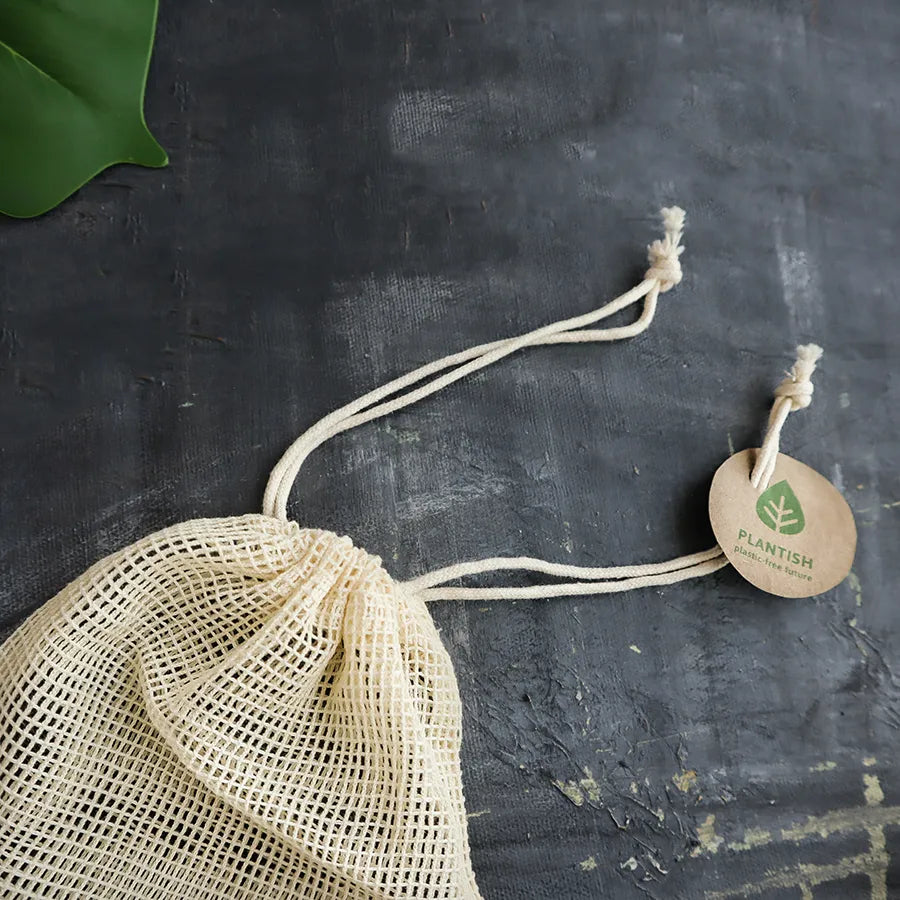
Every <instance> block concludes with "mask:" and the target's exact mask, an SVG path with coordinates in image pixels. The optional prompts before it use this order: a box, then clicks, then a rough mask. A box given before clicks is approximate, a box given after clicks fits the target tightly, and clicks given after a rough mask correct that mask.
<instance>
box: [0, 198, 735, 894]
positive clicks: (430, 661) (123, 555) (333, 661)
mask: <svg viewBox="0 0 900 900" xmlns="http://www.w3.org/2000/svg"><path fill="white" fill-rule="evenodd" d="M683 220H684V214H683V213H682V212H681V211H680V210H667V211H664V224H665V230H666V234H665V237H664V238H663V239H662V240H660V241H656V242H654V244H652V245H651V246H650V248H649V251H650V269H649V270H648V272H647V276H646V278H645V279H644V280H643V281H642V283H641V284H640V285H638V287H636V288H635V289H634V290H632V291H629V292H628V293H627V294H624V295H623V296H622V297H620V298H618V299H617V300H614V301H612V302H611V303H608V304H606V305H605V306H604V307H601V308H600V309H599V310H596V311H595V312H592V313H587V314H585V315H582V316H579V317H576V318H574V319H570V320H567V321H566V322H561V323H556V324H554V325H549V326H545V327H544V328H540V329H537V330H536V331H532V332H530V333H528V334H526V335H523V336H522V337H519V338H510V339H507V340H502V341H495V342H493V343H490V344H485V345H483V346H481V347H477V348H474V349H473V350H469V351H463V352H461V353H457V354H454V355H452V356H450V357H447V358H446V359H444V360H440V361H438V362H437V363H433V364H431V365H430V366H424V367H422V368H421V369H418V370H416V371H415V372H413V373H411V374H410V375H408V376H404V377H403V378H400V379H397V380H396V381H394V382H392V383H391V384H389V385H386V386H385V387H383V388H380V389H378V390H376V391H373V392H372V393H370V394H368V395H366V396H365V397H363V398H361V399H360V400H359V401H356V402H354V403H351V404H349V405H348V406H345V407H344V408H342V409H340V410H338V411H337V412H335V413H333V414H332V415H330V416H328V417H326V418H325V419H323V420H322V421H321V422H320V423H318V425H315V426H314V427H313V428H312V429H310V430H309V431H308V432H307V433H306V434H304V435H303V436H302V437H301V438H299V439H298V441H297V442H295V444H294V445H293V446H292V447H291V448H290V449H289V450H288V452H287V453H286V454H285V457H284V458H283V459H282V460H281V462H280V463H279V464H278V465H277V466H276V468H275V470H274V471H273V473H272V478H271V480H270V483H269V486H268V488H267V490H266V497H265V507H264V513H265V514H264V515H250V516H241V517H237V518H228V519H209V520H198V521H192V522H186V523H184V524H182V525H177V526H175V527H173V528H169V529H167V530H165V531H161V532H159V533H158V534H154V535H151V536H150V537H148V538H145V539H144V540H142V541H139V542H138V543H136V544H134V545H132V546H130V547H128V548H126V549H124V550H122V551H120V552H118V553H116V554H114V555H112V556H110V557H108V558H107V559H105V560H102V561H101V562H99V563H97V565H95V566H94V567H93V568H91V569H90V570H89V571H88V572H86V573H85V574H84V575H82V576H81V577H80V578H78V579H77V580H76V581H74V582H73V583H72V584H71V585H69V586H68V587H67V588H65V589H64V590H63V591H62V592H61V593H60V594H59V595H58V596H56V597H55V598H54V599H53V600H51V601H50V602H49V603H47V604H46V605H45V606H44V607H42V608H41V609H40V610H38V611H37V612H36V613H35V614H34V615H33V616H31V618H29V619H28V620H27V621H26V623H25V624H24V625H23V626H22V627H21V628H19V630H18V631H16V632H15V634H14V635H13V636H12V637H11V638H10V639H9V640H8V641H7V642H6V644H4V645H3V647H2V648H0V735H2V745H0V854H2V866H0V896H2V897H4V898H37V897H40V898H44V900H48V898H51V900H62V898H66V900H70V898H92V900H93V898H103V900H245V898H246V900H251V898H252V900H260V898H265V900H281V898H283V900H288V898H291V900H376V898H415V900H477V898H478V897H479V893H478V888H477V887H476V883H475V879H474V876H473V873H472V867H471V863H470V860H469V847H468V839H467V835H466V816H465V807H464V803H463V792H462V782H461V777H460V762H459V750H460V730H461V724H460V723H461V710H460V700H459V694H458V689H457V684H456V679H455V676H454V673H453V668H452V665H451V662H450V659H449V657H448V655H447V653H446V651H445V650H444V648H443V646H442V645H441V641H440V639H439V637H438V634H437V631H436V629H435V627H434V624H433V623H432V620H431V618H430V616H429V614H428V611H427V609H426V606H425V601H426V600H434V599H441V598H446V597H467V596H479V594H478V591H479V589H477V588H442V587H441V586H440V585H441V583H442V582H444V581H446V580H450V579H452V578H455V577H459V576H460V575H467V574H477V573H478V572H481V571H485V570H486V569H487V568H492V567H503V568H517V569H532V570H535V571H538V572H541V573H544V574H548V575H551V576H563V577H566V578H570V579H575V581H574V582H569V583H567V584H564V585H553V586H550V585H547V586H537V587H532V588H521V589H511V588H503V589H500V590H501V593H500V594H498V596H550V595H558V594H566V593H568V594H579V593H603V592H607V591H610V590H624V589H627V588H629V587H638V586H643V585H651V584H668V583H671V582H673V581H677V580H681V579H682V578H688V577H694V576H697V575H703V574H707V573H709V572H711V571H714V570H715V569H716V568H719V567H720V566H721V565H724V559H723V558H722V557H721V551H719V548H718V547H715V548H713V549H712V550H709V551H704V552H703V553H698V554H693V555H691V556H688V557H681V558H680V559H677V560H672V561H670V562H667V563H657V564H649V565H639V566H626V567H620V568H613V569H597V568H585V567H571V566H558V565H556V564H553V563H544V562H542V561H540V560H531V559H528V558H517V559H513V560H486V561H484V562H482V563H468V564H463V565H462V566H460V567H451V568H450V569H446V570H439V571H438V572H436V573H432V574H431V575H426V576H422V577H421V578H419V579H414V580H413V581H411V582H408V583H406V584H398V583H397V582H395V581H394V580H393V579H392V578H391V577H390V576H389V575H388V573H387V572H386V571H385V570H384V568H383V567H382V565H381V562H380V560H378V559H377V558H375V557H372V556H369V555H368V554H367V553H365V552H364V551H362V550H359V549H357V548H355V547H354V546H353V545H352V544H351V542H350V541H349V539H347V538H339V537H337V536H336V535H334V534H332V533H330V532H325V531H319V530H315V529H309V528H301V527H300V526H299V525H297V524H296V523H294V522H290V521H288V520H287V500H288V495H289V493H290V489H291V485H292V483H293V480H294V477H295V476H296V474H297V471H298V470H299V468H300V466H301V465H302V462H303V460H304V459H305V458H306V456H307V455H308V454H309V453H310V452H311V451H312V450H313V449H315V447H317V446H318V445H319V444H321V443H322V442H323V441H324V440H327V439H328V438H329V437H331V436H333V435H335V434H338V433H340V432H341V431H344V430H346V429H348V428H351V427H353V426H354V425H358V424H361V423H362V422H366V421H369V420H371V419H373V418H376V417H377V416H380V415H385V414H387V413H389V412H391V411H392V410H394V409H399V408H401V407H403V406H406V405H408V404H410V403H413V402H415V401H416V400H418V399H421V398H422V397H425V396H427V395H429V394H431V393H434V392H435V391H437V390H440V389H441V388H442V387H444V386H446V385H448V384H450V383H452V382H453V381H456V380H458V379H459V378H462V377H464V376H465V375H466V374H469V373H471V372H473V371H476V370H477V369H480V368H483V367H484V366H486V365H490V364H491V363H493V362H496V361H498V360H500V359H502V358H503V357H505V356H508V355H509V354H510V353H513V352H515V351H516V350H518V349H520V348H523V347H525V346H529V345H530V346H534V345H537V344H548V343H564V342H572V341H610V340H618V339H620V338H624V337H630V336H633V335H635V334H638V333H640V332H641V331H643V330H644V329H645V328H646V327H647V326H648V325H649V323H650V321H651V320H652V318H653V315H654V312H655V309H656V302H657V298H658V296H659V294H660V293H661V292H664V291H666V290H668V289H669V288H671V287H672V286H673V285H675V284H677V283H678V282H679V281H680V280H681V268H680V265H679V255H680V253H681V246H680V239H681V232H682V226H683ZM641 299H643V301H644V305H643V309H642V312H641V314H640V316H639V317H638V319H637V320H636V321H635V322H634V323H632V324H630V325H622V326H616V327H612V328H607V329H588V328H586V327H585V326H588V325H591V324H593V323H594V322H596V321H599V320H600V319H603V318H606V317H608V316H611V315H613V314H614V313H615V312H618V311H620V310H623V309H625V308H626V307H627V306H629V305H631V304H633V303H635V302H637V301H638V300H641ZM441 373H442V374H441ZM431 376H434V377H433V378H431ZM429 378H431V380H428V379H429ZM422 382H424V384H422ZM414 385H419V386H418V387H414ZM407 389H408V390H407ZM404 391H406V393H403V392H404ZM391 397H393V399H390V398H391ZM516 590H519V591H520V592H519V593H516ZM481 596H494V594H484V593H482V594H481Z"/></svg>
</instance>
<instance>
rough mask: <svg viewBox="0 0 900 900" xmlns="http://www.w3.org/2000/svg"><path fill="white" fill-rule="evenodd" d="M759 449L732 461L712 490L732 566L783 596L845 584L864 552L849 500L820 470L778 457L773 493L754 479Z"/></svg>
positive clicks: (713, 511) (715, 520)
mask: <svg viewBox="0 0 900 900" xmlns="http://www.w3.org/2000/svg"><path fill="white" fill-rule="evenodd" d="M757 453H759V450H758V449H751V450H742V451H741V452H740V453H735V454H734V456H732V457H730V458H729V459H727V460H725V462H724V463H722V465H721V466H719V469H718V471H717V472H716V474H715V476H714V477H713V481H712V487H711V488H710V491H709V520H710V523H711V524H712V529H713V533H714V534H715V536H716V540H717V541H718V542H719V546H720V547H721V548H722V551H723V552H724V554H725V556H726V557H727V559H728V561H729V562H730V563H731V564H732V565H733V566H734V567H735V569H737V570H738V572H740V574H741V575H743V577H744V578H746V579H747V581H749V582H750V583H751V584H753V585H755V586H756V587H758V588H761V589H762V590H764V591H768V592H769V593H770V594H775V595H777V596H779V597H812V596H813V595H815V594H821V593H823V592H824V591H827V590H830V589H831V588H833V587H834V586H835V585H837V584H840V583H841V582H842V581H843V580H844V579H845V578H846V577H847V575H848V574H849V573H850V567H851V566H852V565H853V556H854V554H855V553H856V525H855V524H854V522H853V513H852V512H851V511H850V507H849V506H848V505H847V501H846V500H844V498H843V497H842V496H841V495H840V493H839V492H838V490H837V488H835V487H834V485H833V484H832V483H831V482H830V481H828V479H826V478H823V477H822V476H821V475H820V474H819V473H818V472H816V471H815V470H814V469H811V468H810V467H809V466H807V465H804V464H803V463H802V462H798V461H797V460H796V459H792V458H791V457H790V456H785V455H784V454H783V453H779V454H778V458H777V460H776V463H775V471H774V474H773V475H772V478H771V479H770V481H769V487H768V488H766V490H758V489H757V488H754V487H753V485H752V484H751V482H750V473H751V471H752V470H753V464H754V462H755V461H756V455H757Z"/></svg>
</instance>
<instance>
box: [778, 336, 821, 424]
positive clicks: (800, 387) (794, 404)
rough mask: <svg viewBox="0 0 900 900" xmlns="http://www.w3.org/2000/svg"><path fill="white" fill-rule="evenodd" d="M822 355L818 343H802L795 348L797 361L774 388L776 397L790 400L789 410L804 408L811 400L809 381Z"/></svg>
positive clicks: (811, 390)
mask: <svg viewBox="0 0 900 900" xmlns="http://www.w3.org/2000/svg"><path fill="white" fill-rule="evenodd" d="M821 356H822V348H821V347H820V346H819V345H818V344H802V345H801V346H799V347H798V348H797V361H796V362H795V363H794V365H793V366H791V370H790V372H788V373H787V377H786V378H785V379H784V381H782V382H781V384H779V385H778V387H777V388H775V396H776V397H788V398H789V399H790V401H791V412H796V411H797V410H798V409H806V407H807V406H809V404H810V403H811V401H812V395H813V384H812V381H810V378H811V377H812V373H813V372H815V370H816V363H817V362H818V361H819V359H820V358H821Z"/></svg>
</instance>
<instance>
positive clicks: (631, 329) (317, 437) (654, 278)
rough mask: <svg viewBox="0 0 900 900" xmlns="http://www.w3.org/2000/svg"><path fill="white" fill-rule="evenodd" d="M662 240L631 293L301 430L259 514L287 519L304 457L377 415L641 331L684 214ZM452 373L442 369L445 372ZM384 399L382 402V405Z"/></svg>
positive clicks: (675, 264)
mask: <svg viewBox="0 0 900 900" xmlns="http://www.w3.org/2000/svg"><path fill="white" fill-rule="evenodd" d="M661 215H662V219H663V226H664V229H665V236H664V238H663V239H662V240H656V241H654V242H653V243H652V244H650V246H649V247H648V248H647V252H648V257H649V261H650V268H649V269H648V270H647V273H646V275H645V276H644V280H643V281H642V282H641V283H640V284H639V285H637V286H636V287H633V288H632V289H631V290H630V291H627V292H626V293H624V294H622V295H621V296H620V297H617V298H616V299H615V300H611V301H610V302H609V303H607V304H605V305H604V306H601V307H600V308H599V309H596V310H594V311H592V312H589V313H585V314H584V315H580V316H575V317H574V318H571V319H564V320H562V321H560V322H554V323H552V324H550V325H545V326H544V327H543V328H538V329H535V330H534V331H530V332H528V333H527V334H523V335H520V336H518V337H513V338H506V339H504V340H499V341H492V342H490V343H487V344H481V345H480V346H478V347H471V348H469V349H468V350H462V351H460V352H459V353H454V354H452V355H450V356H445V357H444V358H443V359H439V360H436V361H435V362H432V363H428V364H427V365H424V366H421V367H420V368H418V369H414V370H413V371H412V372H408V373H407V374H406V375H402V376H400V377H399V378H395V379H394V380H393V381H390V382H388V383H387V384H385V385H382V386H381V387H380V388H376V389H375V390H373V391H370V392H369V393H368V394H365V395H364V396H362V397H360V398H359V399H357V400H354V401H353V402H352V403H348V404H347V405H346V406H343V407H341V408H340V409H337V410H335V411H334V412H332V413H330V414H329V415H327V416H325V418H323V419H321V420H320V421H319V422H317V423H316V424H315V425H313V426H312V428H310V429H308V430H307V431H305V432H304V433H303V434H302V435H300V437H299V438H297V440H296V441H294V443H293V444H291V446H290V447H288V449H287V451H286V452H285V454H284V455H283V456H282V457H281V459H280V460H279V461H278V463H277V464H276V466H275V468H274V469H273V470H272V474H271V475H270V476H269V482H268V484H267V485H266V492H265V497H264V498H263V513H264V514H266V515H270V516H276V517H277V518H280V519H287V503H288V497H289V495H290V492H291V488H292V486H293V483H294V480H295V479H296V477H297V473H298V472H299V471H300V467H301V466H302V465H303V463H304V461H305V460H306V458H307V456H309V454H310V453H312V451H313V450H315V449H316V448H317V447H319V446H320V445H321V444H323V443H324V442H325V441H327V440H328V439H329V438H331V437H334V436H335V435H336V434H340V432H342V431H346V430H348V429H349V428H354V427H355V426H357V425H362V424H363V423H364V422H371V421H372V420H373V419H377V418H379V417H381V416H386V415H388V414H389V413H392V412H395V411H396V410H398V409H403V407H405V406H409V405H411V404H412V403H415V402H416V401H417V400H421V399H422V398H424V397H427V396H429V395H430V394H434V393H436V392H437V391H439V390H441V389H442V388H445V387H447V386H448V385H450V384H453V382H455V381H459V380H460V379H461V378H465V377H466V375H470V374H471V373H472V372H476V371H478V370H479V369H483V368H485V367H486V366H489V365H491V364H492V363H495V362H497V361H498V360H501V359H503V358H504V357H505V356H509V355H510V354H511V353H515V351H516V350H519V349H521V348H522V347H529V346H540V345H544V344H563V343H588V342H591V341H619V340H623V339H625V338H629V337H634V336H635V335H638V334H640V333H641V332H642V331H645V330H646V329H647V327H648V326H649V325H650V323H651V322H652V321H653V316H654V314H655V312H656V301H657V298H658V296H659V294H661V293H665V292H666V291H668V290H670V289H671V288H672V287H674V286H675V285H676V284H678V283H679V282H680V281H681V277H682V275H681V265H680V263H679V259H678V257H679V256H680V255H681V253H682V252H683V251H684V248H683V247H682V246H681V237H682V233H683V230H684V211H683V210H681V209H678V208H677V207H673V208H671V209H663V210H662V213H661ZM641 298H644V306H643V309H642V310H641V314H640V316H638V318H637V319H636V320H635V321H634V322H632V323H631V324H630V325H621V326H617V327H614V328H602V329H589V328H586V327H585V326H587V325H592V324H594V323H595V322H599V321H601V320H602V319H607V318H609V317H610V316H612V315H615V313H617V312H620V311H621V310H623V309H625V308H626V307H628V306H630V305H631V304H632V303H635V302H637V301H638V300H640V299H641ZM448 369H449V370H451V371H446V370H448ZM440 372H444V373H445V374H443V375H440V376H439V377H435V378H433V380H431V381H428V382H427V383H426V384H424V385H422V386H420V387H418V388H415V389H413V390H410V391H409V392H408V393H405V394H404V393H400V392H401V391H403V390H404V389H406V388H408V387H410V386H411V385H414V384H418V383H419V382H421V381H425V380H426V379H428V378H429V377H431V376H437V375H438V373H440ZM392 394H399V396H397V397H394V399H392V400H385V398H386V397H390V396H391V395H392ZM381 401H383V402H381Z"/></svg>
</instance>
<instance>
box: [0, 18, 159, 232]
mask: <svg viewBox="0 0 900 900" xmlns="http://www.w3.org/2000/svg"><path fill="white" fill-rule="evenodd" d="M156 3H157V0H3V2H0V212H4V213H6V214H7V215H11V216H37V215H40V214H41V213H43V212H46V211H47V210H48V209H52V208H53V207H54V206H56V205H57V204H58V203H60V202H61V201H62V200H64V199H65V198H66V197H68V196H69V194H71V193H72V192H73V191H76V190H77V189H78V188H79V187H81V186H82V185H83V184H84V183H85V182H86V181H89V180H90V179H91V178H93V177H94V176H95V175H96V174H97V173H98V172H100V171H102V170H103V169H105V168H106V167H107V166H111V165H113V164H114V163H118V162H130V163H137V164H138V165H142V166H164V165H165V164H166V162H167V161H168V160H167V158H166V152H165V150H163V149H162V147H160V146H159V144H158V143H157V142H156V141H155V140H154V138H153V136H152V135H151V134H150V132H149V131H148V130H147V125H146V124H145V122H144V114H143V99H144V84H145V82H146V80H147V66H148V64H149V62H150V51H151V48H152V46H153V32H154V30H155V28H156Z"/></svg>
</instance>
